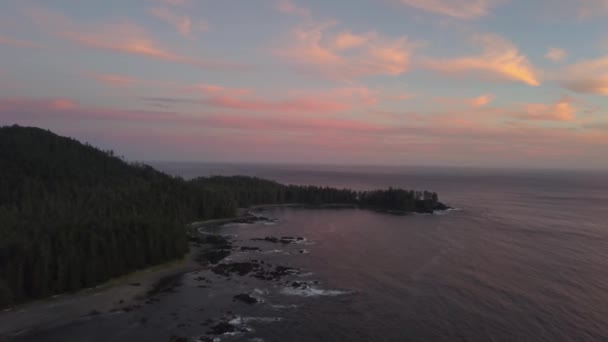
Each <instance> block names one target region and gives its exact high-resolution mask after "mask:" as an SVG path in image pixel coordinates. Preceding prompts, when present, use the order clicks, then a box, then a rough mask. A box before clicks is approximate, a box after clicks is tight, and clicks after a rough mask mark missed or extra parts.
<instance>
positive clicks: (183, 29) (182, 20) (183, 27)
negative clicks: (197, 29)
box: [150, 7, 192, 38]
mask: <svg viewBox="0 0 608 342" xmlns="http://www.w3.org/2000/svg"><path fill="white" fill-rule="evenodd" d="M150 13H151V14H152V15H153V16H155V17H157V18H158V19H160V20H162V21H164V22H166V23H168V24H169V25H171V26H173V27H174V28H175V30H177V32H179V34H181V35H182V36H184V37H188V38H192V21H191V20H190V17H188V16H187V15H179V14H177V13H175V12H173V11H172V10H171V9H169V8H167V7H154V8H151V9H150Z"/></svg>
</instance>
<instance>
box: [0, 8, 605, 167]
mask: <svg viewBox="0 0 608 342" xmlns="http://www.w3.org/2000/svg"><path fill="white" fill-rule="evenodd" d="M10 124H19V125H26V126H36V127H42V128H46V129H50V130H52V131H54V132H56V133H58V134H62V135H67V136H71V137H75V138H77V139H79V140H81V141H86V142H89V143H91V144H93V145H96V146H99V147H101V148H103V149H112V150H114V151H116V152H117V153H118V154H120V155H124V156H125V157H126V158H127V159H129V160H139V161H161V160H165V161H203V162H247V163H250V162H256V163H304V164H317V163H322V164H358V165H400V166H418V165H419V166H473V167H479V166H482V167H483V166H487V167H518V168H519V167H524V168H526V167H532V168H539V167H540V168H545V167H546V168H607V167H608V0H579V1H576V0H534V1H529V0H348V1H346V0H345V1H326V0H105V1H93V0H54V1H48V0H37V1H36V0H2V1H1V2H0V125H10Z"/></svg>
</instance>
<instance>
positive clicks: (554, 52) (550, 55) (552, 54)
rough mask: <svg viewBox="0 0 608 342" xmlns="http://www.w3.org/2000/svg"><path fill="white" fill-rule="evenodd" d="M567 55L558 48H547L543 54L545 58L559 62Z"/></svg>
mask: <svg viewBox="0 0 608 342" xmlns="http://www.w3.org/2000/svg"><path fill="white" fill-rule="evenodd" d="M567 56H568V52H567V51H566V50H564V49H560V48H549V50H548V51H547V53H546V54H545V58H547V59H548V60H551V61H553V62H561V61H563V60H564V59H566V57H567Z"/></svg>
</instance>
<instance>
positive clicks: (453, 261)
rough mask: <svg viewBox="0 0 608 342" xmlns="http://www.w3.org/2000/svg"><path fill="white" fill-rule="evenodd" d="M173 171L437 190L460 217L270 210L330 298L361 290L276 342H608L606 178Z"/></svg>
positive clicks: (460, 172)
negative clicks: (303, 245)
mask: <svg viewBox="0 0 608 342" xmlns="http://www.w3.org/2000/svg"><path fill="white" fill-rule="evenodd" d="M163 169H165V170H168V171H172V172H174V173H179V174H182V175H184V176H186V177H187V176H191V175H192V174H189V172H194V173H196V174H251V175H258V176H262V177H268V178H272V179H275V180H277V181H280V182H285V183H297V184H316V185H329V186H335V187H349V188H356V189H369V188H376V187H387V186H401V187H405V188H417V189H429V190H432V191H437V192H438V193H439V194H440V198H441V200H442V201H444V202H446V203H448V204H449V205H451V206H452V207H455V208H459V209H461V211H453V212H450V213H448V214H447V215H443V216H436V215H435V216H428V215H413V216H405V217H403V216H390V215H383V214H377V213H373V212H369V211H360V210H340V211H331V210H277V211H276V212H273V214H274V215H276V216H277V217H278V218H279V224H278V225H277V226H276V227H272V230H278V231H281V233H285V234H288V235H289V234H303V235H305V236H306V237H307V238H310V239H312V240H313V241H317V244H316V245H314V246H312V247H311V248H310V250H311V253H310V254H309V255H308V256H307V257H306V258H305V260H303V261H300V262H301V263H302V264H304V265H305V266H306V267H307V268H309V269H310V270H311V271H312V272H314V273H317V274H319V275H322V278H323V279H324V281H326V282H327V285H328V286H329V287H330V288H340V289H350V290H354V291H356V295H354V296H351V297H349V298H348V299H347V298H340V299H338V298H332V300H325V301H323V300H321V304H317V305H318V306H315V307H314V308H310V310H303V311H305V312H304V313H302V316H301V317H302V322H301V324H299V325H297V327H299V332H298V330H295V328H293V327H290V328H291V329H284V330H282V333H283V334H284V335H281V334H278V335H277V337H283V338H285V337H286V336H289V335H286V334H294V335H296V336H297V335H298V334H303V333H304V331H309V332H311V333H312V332H314V333H317V334H318V336H320V337H321V336H322V337H323V338H324V340H328V341H336V340H346V339H350V340H378V341H385V340H386V341H403V340H413V341H440V340H453V341H490V340H491V341H566V340H579V341H582V340H585V341H591V340H597V341H599V340H608V174H607V173H604V172H585V171H522V170H508V171H492V170H472V169H456V170H450V169H446V170H433V169H395V168H394V169H382V168H376V169H369V168H368V169H366V168H360V169H354V170H353V169H345V168H339V167H335V168H331V167H326V168H325V169H321V170H319V169H315V170H301V169H299V168H297V167H289V166H285V167H259V168H255V167H247V166H245V167H239V166H234V165H233V166H226V165H224V166H221V165H215V166H205V167H202V168H200V169H198V168H196V167H192V166H187V167H186V168H185V169H181V168H180V165H179V164H173V165H164V166H163ZM268 233H270V231H269V232H268ZM279 326H280V325H275V327H273V329H281V328H279ZM308 336H310V335H308ZM294 339H297V338H295V337H294ZM301 340H305V338H303V339H301Z"/></svg>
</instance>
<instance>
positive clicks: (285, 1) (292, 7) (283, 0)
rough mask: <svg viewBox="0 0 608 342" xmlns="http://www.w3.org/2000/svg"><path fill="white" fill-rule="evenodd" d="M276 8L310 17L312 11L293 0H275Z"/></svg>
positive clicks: (283, 11) (287, 12)
mask: <svg viewBox="0 0 608 342" xmlns="http://www.w3.org/2000/svg"><path fill="white" fill-rule="evenodd" d="M274 7H275V9H276V10H277V11H279V12H282V13H286V14H294V15H299V16H302V17H309V16H310V11H309V10H308V9H307V8H304V7H300V6H298V5H296V3H295V2H293V1H292V0H277V1H275V6H274Z"/></svg>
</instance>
